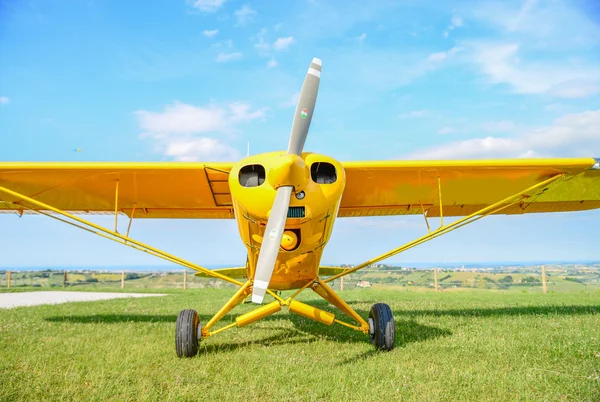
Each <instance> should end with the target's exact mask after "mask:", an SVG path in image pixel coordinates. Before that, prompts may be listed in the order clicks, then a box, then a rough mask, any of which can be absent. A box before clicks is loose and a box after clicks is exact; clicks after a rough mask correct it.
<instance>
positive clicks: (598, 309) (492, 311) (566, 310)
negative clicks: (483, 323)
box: [394, 305, 600, 317]
mask: <svg viewBox="0 0 600 402" xmlns="http://www.w3.org/2000/svg"><path fill="white" fill-rule="evenodd" d="M584 314H600V306H582V305H572V306H569V305H550V306H522V307H520V306H516V307H496V308H467V309H441V310H437V309H429V310H397V311H394V316H396V317H399V316H406V317H423V316H434V317H441V316H453V317H494V316H515V315H584Z"/></svg>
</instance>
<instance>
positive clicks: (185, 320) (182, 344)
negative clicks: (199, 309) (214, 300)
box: [175, 310, 202, 357]
mask: <svg viewBox="0 0 600 402" xmlns="http://www.w3.org/2000/svg"><path fill="white" fill-rule="evenodd" d="M201 337H202V325H201V324H200V318H199V317H198V313H196V310H181V312H180V313H179V316H178V317H177V324H176V325H175V347H176V349H177V357H194V356H196V355H197V354H198V347H199V340H200V338H201Z"/></svg>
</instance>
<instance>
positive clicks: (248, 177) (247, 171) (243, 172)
mask: <svg viewBox="0 0 600 402" xmlns="http://www.w3.org/2000/svg"><path fill="white" fill-rule="evenodd" d="M265 176H266V175H265V168H264V166H262V165H247V166H244V167H243V168H241V169H240V174H239V177H238V179H239V181H240V184H241V185H242V186H243V187H258V186H260V185H261V184H263V183H264V182H265Z"/></svg>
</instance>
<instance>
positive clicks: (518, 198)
mask: <svg viewBox="0 0 600 402" xmlns="http://www.w3.org/2000/svg"><path fill="white" fill-rule="evenodd" d="M563 176H564V175H563V174H558V175H556V176H552V177H550V178H549V179H546V180H544V181H542V182H540V183H538V184H535V185H533V186H531V187H529V188H527V189H525V190H523V191H520V192H518V193H516V194H513V195H511V196H510V197H507V198H505V199H503V200H501V201H498V202H496V203H494V204H492V205H489V206H487V207H485V208H482V209H480V210H479V211H476V212H474V213H472V214H471V215H469V216H465V217H464V218H461V219H459V220H457V221H455V222H453V223H450V224H448V225H445V226H444V224H443V223H442V225H441V226H440V227H439V228H438V229H436V230H434V231H432V232H431V231H430V232H429V233H427V234H426V235H424V236H421V237H419V238H418V239H416V240H413V241H411V242H409V243H406V244H404V245H403V246H400V247H398V248H395V249H393V250H392V251H389V252H387V253H385V254H381V255H380V256H378V257H375V258H372V259H370V260H368V261H365V262H363V263H362V264H359V265H357V266H355V267H353V268H351V269H347V270H345V271H344V272H341V273H339V274H337V275H334V276H331V277H329V278H327V279H325V280H323V282H331V281H334V280H336V279H338V278H341V277H342V276H346V275H348V274H351V273H353V272H356V271H358V270H359V269H363V268H366V267H368V266H370V265H372V264H376V263H378V262H379V261H381V260H385V259H386V258H389V257H391V256H394V255H396V254H398V253H401V252H403V251H406V250H408V249H411V248H413V247H415V246H418V245H419V244H423V243H425V242H427V241H429V240H431V239H435V238H436V237H439V236H441V235H443V234H446V233H448V232H451V231H453V230H455V229H458V228H460V227H462V226H465V225H468V224H469V223H472V222H475V221H477V220H479V219H481V218H484V217H486V216H488V215H492V214H495V213H498V212H500V211H502V210H503V209H506V208H508V207H511V206H513V205H515V204H519V203H521V202H522V201H523V200H524V199H526V198H530V197H531V195H529V194H528V193H529V192H531V191H533V190H537V189H539V188H541V187H544V186H547V185H548V184H550V183H552V182H554V181H556V180H558V179H560V178H562V177H563ZM438 180H439V179H438ZM438 189H439V192H440V195H439V196H440V212H441V210H442V208H441V199H442V193H441V184H440V182H439V181H438ZM422 208H423V207H422V206H421V209H422ZM440 218H441V219H443V217H442V216H440ZM425 219H426V220H427V217H425ZM442 222H443V221H442ZM427 226H428V227H429V224H428V225H427Z"/></svg>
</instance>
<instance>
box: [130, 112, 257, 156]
mask: <svg viewBox="0 0 600 402" xmlns="http://www.w3.org/2000/svg"><path fill="white" fill-rule="evenodd" d="M267 110H268V109H267V108H261V109H255V110H252V109H251V108H250V105H248V104H246V103H243V102H233V103H230V104H228V105H227V106H219V105H215V104H210V105H208V106H205V107H199V106H193V105H188V104H184V103H180V102H175V103H173V104H172V105H167V106H166V107H165V109H164V111H163V112H149V111H145V110H140V111H136V112H135V115H136V117H137V119H138V124H139V126H140V129H141V130H142V131H143V133H142V134H141V137H142V138H147V139H151V140H152V141H154V145H155V148H156V150H157V151H158V152H160V153H162V154H164V155H166V156H168V157H171V158H174V159H175V160H181V161H195V160H206V161H209V160H211V161H215V160H235V159H238V157H239V152H238V151H237V150H236V149H234V148H233V147H231V146H230V145H228V144H227V143H226V142H225V141H224V140H223V139H219V138H214V137H215V136H217V135H223V134H227V133H232V132H234V131H235V129H236V127H237V126H238V125H240V124H243V123H248V122H251V121H254V120H259V119H264V117H265V113H266V111H267Z"/></svg>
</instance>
